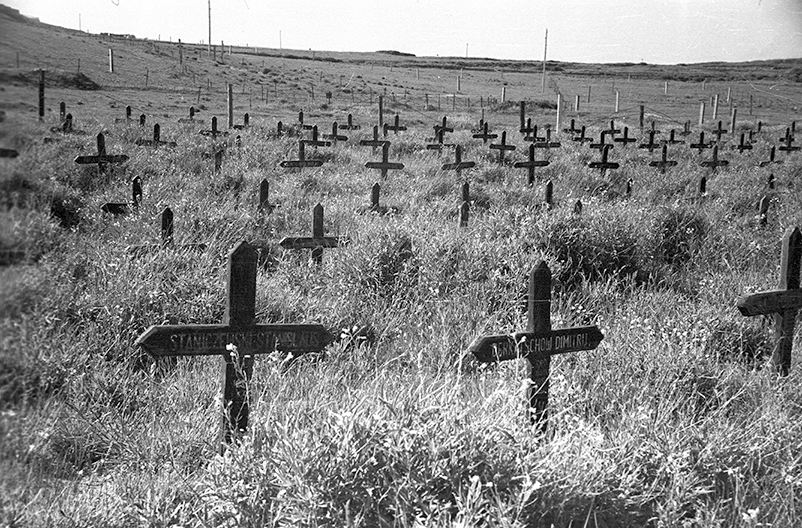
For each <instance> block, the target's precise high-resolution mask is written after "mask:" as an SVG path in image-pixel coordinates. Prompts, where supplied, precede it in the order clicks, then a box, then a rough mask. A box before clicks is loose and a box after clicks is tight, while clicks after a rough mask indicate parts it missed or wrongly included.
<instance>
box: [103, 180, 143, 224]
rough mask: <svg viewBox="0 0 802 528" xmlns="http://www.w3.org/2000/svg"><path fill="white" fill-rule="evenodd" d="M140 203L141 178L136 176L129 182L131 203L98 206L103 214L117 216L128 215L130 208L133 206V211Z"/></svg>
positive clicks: (109, 203) (111, 203) (112, 203)
mask: <svg viewBox="0 0 802 528" xmlns="http://www.w3.org/2000/svg"><path fill="white" fill-rule="evenodd" d="M141 203H142V178H140V177H139V176H137V177H136V178H134V179H133V180H131V203H130V204H129V203H128V202H107V203H105V204H103V205H101V206H100V210H101V211H103V212H104V213H108V214H111V215H113V216H119V215H124V214H128V213H129V212H130V206H133V207H134V209H137V208H139V206H140V205H141Z"/></svg>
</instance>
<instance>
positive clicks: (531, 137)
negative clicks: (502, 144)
mask: <svg viewBox="0 0 802 528" xmlns="http://www.w3.org/2000/svg"><path fill="white" fill-rule="evenodd" d="M531 121H532V118H529V122H528V126H527V128H528V129H529V132H528V133H527V134H526V135H525V136H524V141H531V142H532V143H537V142H543V141H546V137H545V136H538V135H537V125H532V124H531Z"/></svg>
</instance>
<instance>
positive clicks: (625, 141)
mask: <svg viewBox="0 0 802 528" xmlns="http://www.w3.org/2000/svg"><path fill="white" fill-rule="evenodd" d="M636 141H637V139H635V138H631V137H629V127H624V133H623V134H622V135H621V137H618V138H613V143H621V144H622V145H624V146H625V147H626V146H627V145H628V144H630V143H635V142H636Z"/></svg>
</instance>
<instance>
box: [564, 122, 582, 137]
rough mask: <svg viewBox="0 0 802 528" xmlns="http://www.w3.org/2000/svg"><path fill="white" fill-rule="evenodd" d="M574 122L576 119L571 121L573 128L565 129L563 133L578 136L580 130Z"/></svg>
mask: <svg viewBox="0 0 802 528" xmlns="http://www.w3.org/2000/svg"><path fill="white" fill-rule="evenodd" d="M574 121H575V120H574V119H571V126H570V127H568V128H563V132H566V133H568V134H576V133H577V132H579V131H580V129H578V128H576V126H575V124H574ZM583 128H584V127H583Z"/></svg>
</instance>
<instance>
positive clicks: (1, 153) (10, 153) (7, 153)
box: [0, 148, 19, 158]
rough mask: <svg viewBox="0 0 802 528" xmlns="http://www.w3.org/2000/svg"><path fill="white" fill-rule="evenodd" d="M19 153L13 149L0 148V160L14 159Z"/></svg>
mask: <svg viewBox="0 0 802 528" xmlns="http://www.w3.org/2000/svg"><path fill="white" fill-rule="evenodd" d="M17 156H19V152H17V151H16V150H14V149H9V148H0V158H16V157H17Z"/></svg>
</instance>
